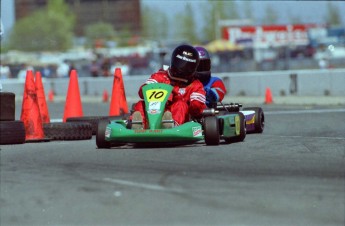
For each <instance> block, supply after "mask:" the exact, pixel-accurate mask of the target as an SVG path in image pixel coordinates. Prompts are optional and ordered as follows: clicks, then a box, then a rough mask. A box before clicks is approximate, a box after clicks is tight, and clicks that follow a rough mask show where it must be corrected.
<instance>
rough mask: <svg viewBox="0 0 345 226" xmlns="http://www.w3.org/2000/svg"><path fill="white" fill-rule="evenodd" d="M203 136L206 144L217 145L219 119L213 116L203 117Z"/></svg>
mask: <svg viewBox="0 0 345 226" xmlns="http://www.w3.org/2000/svg"><path fill="white" fill-rule="evenodd" d="M204 136H205V143H206V145H219V140H220V134H219V121H218V118H217V117H215V116H209V117H206V118H204Z"/></svg>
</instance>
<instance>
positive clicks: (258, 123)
mask: <svg viewBox="0 0 345 226" xmlns="http://www.w3.org/2000/svg"><path fill="white" fill-rule="evenodd" d="M243 110H244V111H254V112H255V121H254V127H255V129H254V131H252V132H251V133H262V132H263V131H264V128H265V114H264V111H263V110H262V108H260V107H250V108H243Z"/></svg>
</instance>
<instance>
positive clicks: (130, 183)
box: [103, 178, 183, 193]
mask: <svg viewBox="0 0 345 226" xmlns="http://www.w3.org/2000/svg"><path fill="white" fill-rule="evenodd" d="M103 180H104V181H107V182H111V183H113V184H120V185H125V186H129V187H137V188H143V189H147V190H154V191H163V192H178V193H182V192H183V190H181V189H171V188H165V187H162V186H159V185H154V184H144V183H137V182H133V181H126V180H118V179H112V178H103Z"/></svg>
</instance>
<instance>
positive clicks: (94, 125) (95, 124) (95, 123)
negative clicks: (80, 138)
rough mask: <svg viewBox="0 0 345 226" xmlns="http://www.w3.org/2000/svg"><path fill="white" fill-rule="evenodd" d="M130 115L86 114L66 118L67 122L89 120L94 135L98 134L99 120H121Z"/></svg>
mask: <svg viewBox="0 0 345 226" xmlns="http://www.w3.org/2000/svg"><path fill="white" fill-rule="evenodd" d="M127 117H128V115H127V114H125V115H122V116H84V117H69V118H67V119H66V122H88V123H90V124H91V125H92V135H96V133H97V127H98V122H99V121H100V120H103V119H106V120H121V119H127Z"/></svg>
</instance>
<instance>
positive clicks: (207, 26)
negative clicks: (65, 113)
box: [1, 0, 341, 51]
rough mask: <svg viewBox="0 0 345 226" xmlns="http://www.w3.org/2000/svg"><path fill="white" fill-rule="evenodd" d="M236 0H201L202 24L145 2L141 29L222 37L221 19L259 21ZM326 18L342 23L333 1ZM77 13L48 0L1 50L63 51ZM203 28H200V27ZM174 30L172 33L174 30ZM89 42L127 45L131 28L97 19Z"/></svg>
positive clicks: (154, 36)
mask: <svg viewBox="0 0 345 226" xmlns="http://www.w3.org/2000/svg"><path fill="white" fill-rule="evenodd" d="M237 4H238V2H236V1H212V0H208V1H207V2H201V3H200V8H199V9H198V10H200V11H201V14H202V17H203V24H204V26H203V27H202V28H199V26H197V23H198V22H199V21H197V19H196V17H195V14H194V10H193V9H192V6H191V5H190V4H188V3H187V4H186V6H185V8H184V11H183V12H182V13H178V14H177V15H174V19H173V21H171V18H169V17H168V15H166V14H164V13H163V12H159V11H157V10H156V9H153V8H150V7H148V6H144V7H143V9H142V14H141V17H142V18H141V21H142V33H141V35H140V36H141V37H142V38H143V39H145V40H156V41H159V40H167V39H174V40H184V41H187V42H190V43H193V44H197V43H202V42H207V41H211V40H214V39H217V38H219V36H220V35H219V33H218V32H220V28H219V25H218V21H222V20H235V19H241V18H245V19H250V20H252V21H257V19H256V18H254V15H253V9H252V5H251V1H244V2H243V3H242V4H243V10H242V15H240V14H239V9H238V5H237ZM327 7H328V8H327V14H326V15H327V16H326V18H325V21H326V22H327V23H328V24H329V25H341V17H340V12H339V9H338V8H337V7H335V6H334V5H332V3H331V2H328V3H327ZM278 19H279V15H278V13H277V12H276V11H275V9H274V8H272V7H271V6H267V7H266V9H265V14H264V17H263V18H261V23H262V24H275V23H276V22H277V21H278ZM75 20H76V18H75V15H74V14H73V12H72V11H71V10H70V9H69V7H68V5H67V4H66V3H65V1H64V0H48V3H47V6H46V7H45V8H44V9H41V10H37V11H35V12H34V13H32V14H31V15H29V16H27V17H25V18H22V19H20V20H18V21H17V22H16V23H15V26H14V28H13V30H12V32H11V35H10V38H9V41H8V43H6V45H2V46H1V48H2V50H6V49H16V50H22V51H64V50H67V49H69V48H71V47H72V46H73V39H74V33H73V30H74V26H75ZM290 21H291V23H301V19H300V18H299V17H298V16H295V17H290ZM198 29H200V30H198ZM172 32H173V34H171V33H172ZM84 33H85V39H86V45H88V46H92V45H93V43H94V42H95V41H96V40H98V39H103V40H107V41H115V42H116V43H117V44H118V45H119V46H126V45H128V42H127V40H128V39H129V38H130V37H131V36H133V34H131V32H130V30H122V31H115V30H114V28H113V26H112V25H111V24H109V23H106V22H102V21H98V22H95V23H93V24H90V25H87V26H86V27H85V28H84Z"/></svg>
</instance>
